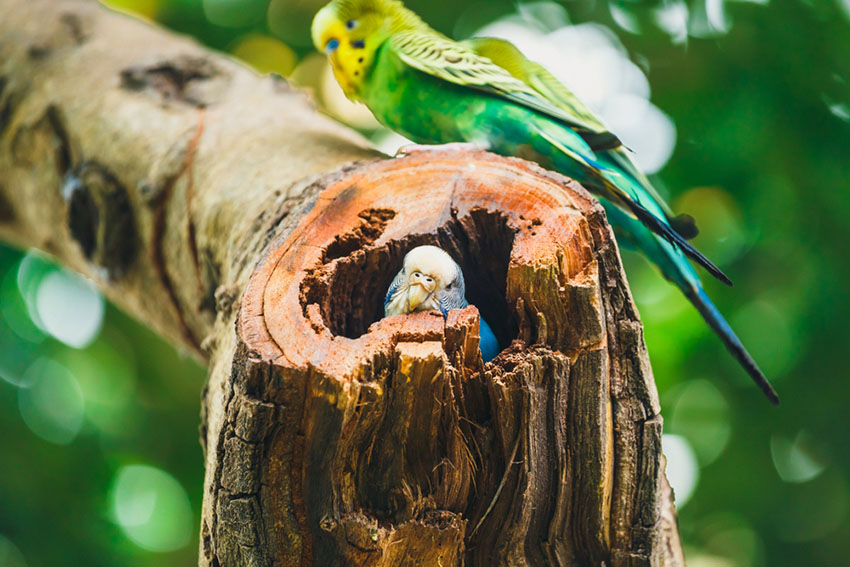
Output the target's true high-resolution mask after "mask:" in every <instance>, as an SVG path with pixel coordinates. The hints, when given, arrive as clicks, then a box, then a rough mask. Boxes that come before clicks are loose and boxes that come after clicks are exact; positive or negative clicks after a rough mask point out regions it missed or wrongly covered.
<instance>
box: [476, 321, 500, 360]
mask: <svg viewBox="0 0 850 567" xmlns="http://www.w3.org/2000/svg"><path fill="white" fill-rule="evenodd" d="M478 335H479V342H478V347H479V348H480V349H481V359H482V360H483V361H484V362H490V361H491V360H493V359H494V358H496V355H497V354H499V341H498V340H497V339H496V334H495V333H494V332H493V329H491V328H490V325H488V324H487V321H485V320H484V318H483V317H482V318H481V324H480V325H479V333H478Z"/></svg>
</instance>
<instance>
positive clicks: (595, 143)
mask: <svg viewBox="0 0 850 567" xmlns="http://www.w3.org/2000/svg"><path fill="white" fill-rule="evenodd" d="M492 41H494V42H500V43H505V44H507V45H509V46H510V47H511V48H512V49H514V50H515V51H516V52H517V53H518V54H519V50H517V49H516V48H515V47H513V46H512V45H510V44H509V43H508V42H502V40H492ZM390 44H391V46H392V48H393V50H394V51H395V52H396V53H397V54H398V56H399V58H400V59H401V60H402V61H403V62H404V63H405V64H407V65H409V66H411V67H413V68H414V69H418V70H419V71H422V72H424V73H428V74H429V75H432V76H434V77H438V78H440V79H442V80H444V81H448V82H450V83H454V84H456V85H460V86H464V87H471V88H475V89H478V90H482V91H485V92H488V93H490V94H495V95H497V96H500V97H502V98H505V99H508V100H510V101H512V102H515V103H517V104H520V105H522V106H525V107H527V108H531V109H532V110H536V111H538V112H540V113H542V114H545V115H547V116H549V117H550V118H553V119H554V120H557V121H558V122H561V123H563V124H565V125H567V126H569V127H570V128H572V129H573V130H575V131H576V133H578V134H579V135H580V136H581V137H582V138H584V139H585V141H586V142H587V144H588V146H590V148H591V149H592V150H594V151H598V150H605V149H610V148H612V147H617V146H619V145H620V142H619V140H617V138H616V136H614V135H613V134H611V133H610V132H607V131H606V130H605V128H604V126H602V124H601V123H600V122H599V121H598V120H596V119H595V118H594V117H593V115H592V114H591V113H590V111H589V110H587V108H585V107H584V106H583V105H582V104H581V103H580V102H579V101H578V99H576V98H575V97H574V96H573V95H572V93H570V92H569V91H568V90H567V88H566V87H564V86H563V85H561V84H560V83H559V82H558V80H557V79H555V77H553V76H552V75H550V74H549V73H548V72H547V71H546V70H545V69H544V68H543V67H542V66H540V65H537V64H536V63H535V64H534V65H537V67H539V69H540V71H541V73H539V74H536V76H535V77H534V80H535V82H536V83H539V85H535V84H527V83H526V82H525V81H524V77H523V76H522V75H518V74H513V73H511V72H510V70H509V69H506V68H505V67H504V66H502V65H500V64H498V62H497V61H494V60H493V59H491V58H490V56H489V55H490V54H493V55H496V56H497V57H498V56H499V53H501V51H502V50H500V49H485V51H489V52H491V53H484V52H482V53H478V52H477V51H476V49H477V47H480V46H479V45H478V43H477V40H476V43H458V42H456V41H452V40H451V39H449V38H447V37H445V36H442V35H440V34H437V33H435V32H431V31H406V32H401V33H396V34H393V35H392V36H391V37H390ZM490 45H495V43H494V44H490ZM484 47H485V48H486V47H488V44H485V45H484ZM497 47H498V46H497ZM519 55H520V57H522V55H521V54H519ZM523 59H524V58H523ZM526 61H527V60H526ZM547 91H550V92H553V93H555V92H559V91H560V94H561V95H562V96H563V94H564V93H566V98H569V99H572V100H573V101H575V104H574V105H569V104H561V99H560V98H559V97H558V96H548V95H547ZM574 109H578V110H579V112H574V111H573V110H574ZM588 118H590V119H588Z"/></svg>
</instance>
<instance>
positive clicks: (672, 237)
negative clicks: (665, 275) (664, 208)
mask: <svg viewBox="0 0 850 567" xmlns="http://www.w3.org/2000/svg"><path fill="white" fill-rule="evenodd" d="M628 206H629V208H630V209H631V211H632V212H633V213H634V215H635V216H636V217H637V219H638V220H639V221H640V222H642V223H643V224H644V225H645V226H646V227H647V228H648V229H650V230H651V231H652V232H654V233H655V234H657V235H659V236H661V237H662V238H664V239H665V240H667V241H669V242H671V243H672V244H675V245H676V246H678V247H679V248H681V249H682V252H684V253H685V255H686V256H687V257H688V258H691V259H692V260H693V261H694V262H696V263H697V264H699V265H700V266H702V267H703V268H705V269H706V270H708V273H709V274H711V275H712V276H714V277H715V278H717V279H718V280H720V281H722V282H723V283H725V284H726V285H728V286H731V285H732V280H730V279H729V277H728V276H727V275H726V274H724V273H723V271H722V270H721V269H720V268H718V267H717V266H715V265H714V263H713V262H712V261H711V260H709V259H708V258H706V257H705V255H704V254H703V253H702V252H700V251H699V250H697V249H696V248H694V245H693V244H691V243H690V242H688V241H687V240H686V239H685V237H683V236H682V235H681V234H679V233H678V232H676V230H675V229H674V228H673V227H671V226H670V225H668V224H667V223H665V222H664V221H662V220H661V219H659V218H658V217H656V216H655V215H653V214H652V213H651V212H649V211H648V210H647V209H646V208H645V207H644V206H643V205H640V204H638V203H637V202H635V201H631V202H630V203H629V205H628Z"/></svg>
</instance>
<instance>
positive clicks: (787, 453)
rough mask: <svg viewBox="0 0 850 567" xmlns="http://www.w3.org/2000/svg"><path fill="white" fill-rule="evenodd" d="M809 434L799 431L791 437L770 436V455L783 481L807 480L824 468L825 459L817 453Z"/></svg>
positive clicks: (815, 476) (797, 481)
mask: <svg viewBox="0 0 850 567" xmlns="http://www.w3.org/2000/svg"><path fill="white" fill-rule="evenodd" d="M812 445H813V442H812V439H811V437H810V436H809V435H807V434H806V433H805V432H804V431H801V432H799V433H798V434H797V435H796V436H795V437H794V438H793V439H789V438H787V437H785V436H783V435H778V434H776V435H773V436H772V437H771V438H770V456H771V457H772V458H773V466H775V467H776V472H777V473H778V474H779V478H781V479H782V480H784V481H785V482H792V483H799V482H808V481H810V480H813V479H815V478H817V477H818V476H820V474H821V473H822V472H823V471H824V470H825V469H826V465H827V463H826V459H825V458H824V457H823V456H822V455H819V454H818V453H817V452H816V450H815V449H814V447H813V446H812Z"/></svg>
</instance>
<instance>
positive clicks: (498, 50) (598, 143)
mask: <svg viewBox="0 0 850 567" xmlns="http://www.w3.org/2000/svg"><path fill="white" fill-rule="evenodd" d="M463 44H464V45H466V46H468V47H469V48H470V49H472V50H473V51H474V52H475V53H476V54H478V55H480V56H482V57H486V58H487V59H489V60H490V61H492V62H493V63H495V64H496V65H498V66H499V67H501V68H502V69H504V70H505V71H507V72H508V73H510V74H511V75H512V76H513V77H515V78H517V79H519V80H520V81H522V82H523V83H525V84H526V85H528V86H529V87H531V88H532V89H534V92H535V93H536V94H537V95H538V96H540V97H542V98H543V99H544V100H545V101H546V102H548V103H549V104H551V105H552V106H554V107H555V108H557V109H558V110H560V111H562V112H563V113H565V114H567V115H568V116H571V117H573V120H574V121H575V122H576V123H577V124H580V125H581V126H582V127H581V128H580V129H579V130H578V131H579V133H580V134H581V136H582V137H583V138H584V140H585V141H586V142H587V143H588V145H589V146H590V147H591V148H593V149H594V150H595V151H602V150H606V149H613V148H617V147H619V146H620V145H621V143H620V140H619V139H617V137H616V136H615V135H614V134H612V133H611V132H609V131H608V129H607V128H605V126H604V125H603V124H602V122H600V121H599V119H598V118H597V117H596V116H595V115H594V114H593V112H591V110H590V109H589V108H587V107H586V106H585V105H584V103H583V102H581V101H580V100H579V99H578V97H576V95H574V94H573V93H572V91H570V90H569V89H568V88H567V87H565V86H564V85H563V84H562V83H561V82H560V81H559V80H558V79H556V78H555V77H554V76H553V75H552V73H550V72H549V71H547V70H546V68H545V67H543V65H540V64H539V63H535V62H534V61H531V60H529V59H526V57H525V55H523V54H522V52H521V51H520V50H519V49H517V48H516V46H514V44H512V43H511V42H509V41H507V40H504V39H498V38H495V37H476V38H472V39H470V40H467V41H464V42H463Z"/></svg>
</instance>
